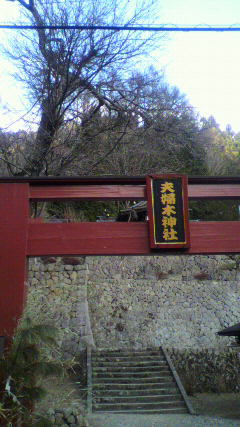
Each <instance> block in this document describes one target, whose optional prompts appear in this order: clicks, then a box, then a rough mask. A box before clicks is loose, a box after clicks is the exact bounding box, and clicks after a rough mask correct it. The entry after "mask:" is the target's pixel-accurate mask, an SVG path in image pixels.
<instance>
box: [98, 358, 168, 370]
mask: <svg viewBox="0 0 240 427" xmlns="http://www.w3.org/2000/svg"><path fill="white" fill-rule="evenodd" d="M162 365H164V366H165V365H167V363H166V361H165V360H160V359H159V360H157V359H156V358H154V359H152V360H136V359H134V360H124V361H122V360H117V361H115V360H112V361H105V360H98V359H96V360H94V361H93V363H92V366H93V367H94V368H96V367H102V368H104V367H106V368H108V367H111V366H119V367H121V366H122V367H125V366H132V367H135V366H136V367H141V366H162Z"/></svg>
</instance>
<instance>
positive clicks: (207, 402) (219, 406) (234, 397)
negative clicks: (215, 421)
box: [190, 393, 240, 420]
mask: <svg viewBox="0 0 240 427" xmlns="http://www.w3.org/2000/svg"><path fill="white" fill-rule="evenodd" d="M190 400H191V402H192V405H193V407H194V409H195V411H196V412H197V413H198V414H201V415H209V416H217V417H222V418H231V419H236V420H240V393H220V394H217V393H199V394H196V395H195V396H194V397H191V398H190Z"/></svg>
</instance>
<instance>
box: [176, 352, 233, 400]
mask: <svg viewBox="0 0 240 427" xmlns="http://www.w3.org/2000/svg"><path fill="white" fill-rule="evenodd" d="M168 351H169V354H170V355H171V359H172V361H173V364H174V365H175V368H176V370H177V372H178V374H179V376H180V378H181V380H182V383H183V385H184V387H185V389H186V391H187V393H188V394H190V395H192V394H194V393H203V392H214V393H223V392H226V393H227V392H239V391H240V373H239V358H238V354H237V353H236V352H235V351H234V350H231V349H229V350H227V351H225V352H218V351H216V350H208V349H203V350H198V351H197V350H196V351H192V350H188V349H186V350H177V349H168Z"/></svg>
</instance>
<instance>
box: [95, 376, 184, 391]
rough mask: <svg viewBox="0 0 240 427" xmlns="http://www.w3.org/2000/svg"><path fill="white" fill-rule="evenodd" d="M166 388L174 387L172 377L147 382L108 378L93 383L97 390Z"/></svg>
mask: <svg viewBox="0 0 240 427" xmlns="http://www.w3.org/2000/svg"><path fill="white" fill-rule="evenodd" d="M159 387H160V388H162V387H164V388H166V389H170V388H171V389H173V388H176V386H175V383H174V381H173V379H172V378H167V380H166V379H164V380H161V381H155V382H149V381H147V380H146V381H137V382H135V384H133V383H131V382H130V383H126V381H123V382H119V381H118V382H112V381H111V380H109V381H108V382H99V383H95V384H94V389H98V390H109V391H110V390H112V389H114V390H135V389H136V390H141V389H143V390H147V389H153V388H159Z"/></svg>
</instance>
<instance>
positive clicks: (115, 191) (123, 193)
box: [30, 184, 240, 201]
mask: <svg viewBox="0 0 240 427" xmlns="http://www.w3.org/2000/svg"><path fill="white" fill-rule="evenodd" d="M188 197H189V199H227V198H229V199H240V185H239V184H222V185H218V184H189V185H188ZM146 198H147V196H146V186H145V185H62V186H60V185H48V186H43V185H42V186H32V187H30V199H32V200H35V201H43V200H78V199H84V200H108V199H109V200H146Z"/></svg>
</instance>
